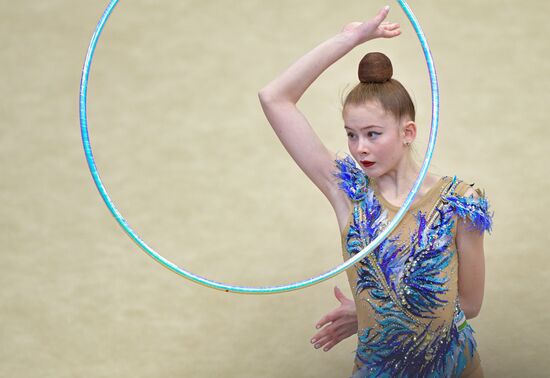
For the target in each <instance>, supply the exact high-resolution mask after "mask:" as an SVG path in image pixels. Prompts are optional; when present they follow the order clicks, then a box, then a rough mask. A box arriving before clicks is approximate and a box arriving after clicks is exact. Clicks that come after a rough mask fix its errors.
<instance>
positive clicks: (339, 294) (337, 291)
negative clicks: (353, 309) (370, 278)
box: [334, 286, 349, 304]
mask: <svg viewBox="0 0 550 378" xmlns="http://www.w3.org/2000/svg"><path fill="white" fill-rule="evenodd" d="M334 296H335V297H336V299H338V302H340V303H342V304H343V303H344V302H346V301H348V300H349V299H348V298H347V297H346V296H345V295H344V293H342V290H340V288H339V287H338V286H334Z"/></svg>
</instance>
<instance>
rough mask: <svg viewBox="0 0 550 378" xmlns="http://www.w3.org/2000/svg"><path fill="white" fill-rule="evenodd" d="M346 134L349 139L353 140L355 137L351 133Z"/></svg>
mask: <svg viewBox="0 0 550 378" xmlns="http://www.w3.org/2000/svg"><path fill="white" fill-rule="evenodd" d="M347 134H348V138H349V139H353V138H354V137H355V135H353V133H350V132H348V133H347Z"/></svg>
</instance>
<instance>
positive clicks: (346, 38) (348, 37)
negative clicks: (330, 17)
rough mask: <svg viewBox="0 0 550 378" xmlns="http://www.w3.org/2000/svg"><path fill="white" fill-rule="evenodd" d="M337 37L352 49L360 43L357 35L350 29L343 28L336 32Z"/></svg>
mask: <svg viewBox="0 0 550 378" xmlns="http://www.w3.org/2000/svg"><path fill="white" fill-rule="evenodd" d="M335 39H336V40H337V41H338V42H339V43H340V44H342V45H344V46H346V47H347V48H348V49H349V50H350V51H351V50H353V49H354V48H355V47H356V46H358V45H359V44H360V41H359V40H358V39H357V37H356V36H355V35H354V34H353V33H350V32H349V31H348V30H342V31H341V32H340V33H338V34H336V36H335Z"/></svg>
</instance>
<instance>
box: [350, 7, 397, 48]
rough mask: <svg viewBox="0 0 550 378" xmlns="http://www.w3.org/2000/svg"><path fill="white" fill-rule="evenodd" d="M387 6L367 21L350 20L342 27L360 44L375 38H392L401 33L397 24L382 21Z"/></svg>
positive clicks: (386, 13)
mask: <svg viewBox="0 0 550 378" xmlns="http://www.w3.org/2000/svg"><path fill="white" fill-rule="evenodd" d="M388 12H389V7H384V8H382V9H381V10H380V12H378V14H377V15H376V16H375V17H374V18H373V19H371V20H370V21H367V22H350V23H349V24H347V25H346V26H344V29H343V30H342V32H343V33H346V34H348V35H350V36H351V37H352V39H353V40H354V41H355V44H356V45H360V44H362V43H365V42H367V41H370V40H371V39H375V38H393V37H397V36H398V35H400V34H401V30H400V29H399V28H400V26H399V24H396V23H390V22H386V21H384V20H385V18H386V16H387V15H388Z"/></svg>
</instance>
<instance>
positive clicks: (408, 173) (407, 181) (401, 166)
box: [376, 154, 420, 199]
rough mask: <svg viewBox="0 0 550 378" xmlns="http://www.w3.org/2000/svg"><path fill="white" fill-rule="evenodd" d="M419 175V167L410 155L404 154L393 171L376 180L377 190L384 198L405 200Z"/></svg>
mask: <svg viewBox="0 0 550 378" xmlns="http://www.w3.org/2000/svg"><path fill="white" fill-rule="evenodd" d="M419 173H420V167H419V166H418V165H417V164H416V163H415V162H414V160H413V159H412V157H411V156H410V154H406V155H405V156H404V157H403V159H401V161H400V162H399V163H398V164H397V166H396V167H395V168H394V169H392V170H390V171H389V172H387V173H385V174H384V175H382V176H380V177H377V178H376V182H377V184H378V189H379V190H380V192H382V193H384V195H385V197H386V198H389V199H401V198H405V197H406V196H407V194H408V193H409V191H410V190H411V188H412V186H413V184H414V182H415V181H416V178H417V177H418V174H419Z"/></svg>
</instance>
